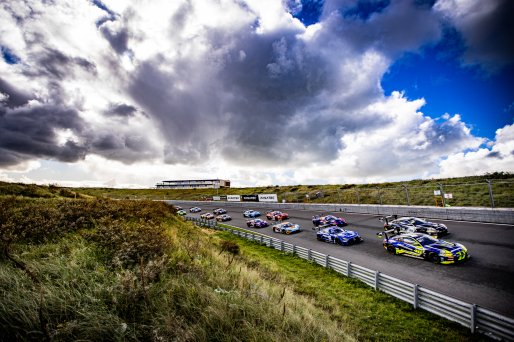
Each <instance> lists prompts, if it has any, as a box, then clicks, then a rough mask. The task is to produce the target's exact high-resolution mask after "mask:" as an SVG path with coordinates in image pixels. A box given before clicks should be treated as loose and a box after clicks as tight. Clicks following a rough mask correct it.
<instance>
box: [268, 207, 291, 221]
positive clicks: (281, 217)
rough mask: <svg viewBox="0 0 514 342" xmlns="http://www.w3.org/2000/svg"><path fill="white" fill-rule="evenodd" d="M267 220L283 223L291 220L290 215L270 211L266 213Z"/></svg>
mask: <svg viewBox="0 0 514 342" xmlns="http://www.w3.org/2000/svg"><path fill="white" fill-rule="evenodd" d="M266 218H267V219H268V220H275V221H282V220H287V219H288V218H289V215H288V214H287V213H283V212H281V211H279V210H269V211H268V212H267V213H266Z"/></svg>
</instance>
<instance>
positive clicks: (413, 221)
mask: <svg viewBox="0 0 514 342" xmlns="http://www.w3.org/2000/svg"><path fill="white" fill-rule="evenodd" d="M380 220H381V221H384V230H389V229H396V230H397V231H399V232H402V233H424V234H428V235H430V236H433V237H441V236H444V235H447V234H448V228H447V227H446V225H444V224H442V223H434V222H430V221H426V220H424V219H421V218H417V217H400V218H398V215H391V216H384V217H381V218H380Z"/></svg>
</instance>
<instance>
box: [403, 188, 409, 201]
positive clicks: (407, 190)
mask: <svg viewBox="0 0 514 342" xmlns="http://www.w3.org/2000/svg"><path fill="white" fill-rule="evenodd" d="M403 189H404V190H405V197H406V198H407V205H408V206H410V198H409V188H407V185H405V184H404V185H403Z"/></svg>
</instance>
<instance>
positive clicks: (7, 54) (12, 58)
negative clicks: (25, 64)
mask: <svg viewBox="0 0 514 342" xmlns="http://www.w3.org/2000/svg"><path fill="white" fill-rule="evenodd" d="M0 51H1V52H2V58H3V59H4V61H5V62H6V63H7V64H17V63H18V62H19V61H20V58H19V57H18V56H16V55H15V54H14V53H12V52H11V50H9V49H8V48H6V47H5V46H0Z"/></svg>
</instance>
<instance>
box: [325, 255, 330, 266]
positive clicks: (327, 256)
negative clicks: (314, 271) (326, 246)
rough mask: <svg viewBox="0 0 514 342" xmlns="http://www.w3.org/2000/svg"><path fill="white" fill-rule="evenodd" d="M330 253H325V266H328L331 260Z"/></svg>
mask: <svg viewBox="0 0 514 342" xmlns="http://www.w3.org/2000/svg"><path fill="white" fill-rule="evenodd" d="M329 258H330V255H328V254H327V255H325V268H328V262H329Z"/></svg>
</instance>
